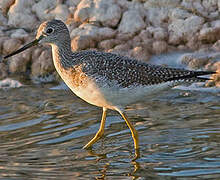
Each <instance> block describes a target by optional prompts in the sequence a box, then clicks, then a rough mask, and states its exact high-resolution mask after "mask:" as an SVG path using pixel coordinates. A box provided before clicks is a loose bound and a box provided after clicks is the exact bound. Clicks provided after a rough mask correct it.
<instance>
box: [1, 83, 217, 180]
mask: <svg viewBox="0 0 220 180" xmlns="http://www.w3.org/2000/svg"><path fill="white" fill-rule="evenodd" d="M51 87H54V85H27V86H24V87H21V88H17V89H8V90H0V156H1V158H0V178H1V179H7V180H11V179H55V178H56V179H95V178H97V179H176V178H178V179H207V178H214V179H218V178H220V151H219V150H220V93H219V91H217V92H216V91H207V92H205V91H200V90H198V91H183V90H180V89H181V88H180V89H174V90H170V91H167V92H164V93H163V94H161V95H160V96H158V97H154V98H151V99H148V100H147V99H146V101H145V102H143V103H137V104H134V105H131V106H129V107H128V108H127V114H128V116H129V118H130V119H131V121H132V123H133V124H134V125H135V127H136V129H137V130H138V131H139V136H140V148H141V149H140V153H141V158H140V159H138V160H137V161H136V162H131V159H132V156H133V153H134V151H133V141H132V138H131V135H130V131H129V129H128V128H127V127H126V124H125V122H124V121H123V120H122V118H121V117H120V116H119V115H118V114H117V112H114V111H109V112H108V116H107V123H106V128H105V136H104V138H102V139H101V140H99V141H98V143H96V144H95V145H94V147H93V149H92V150H91V151H87V150H82V147H83V146H84V145H85V144H86V143H87V142H88V141H89V139H91V138H92V137H93V135H94V134H95V133H96V131H97V130H98V128H99V123H100V119H101V112H102V110H101V109H100V108H98V107H95V106H92V105H89V104H87V103H86V102H84V101H82V100H81V99H79V98H77V97H76V96H75V95H73V94H72V93H71V92H70V91H68V90H54V89H51ZM139 177H140V178H139Z"/></svg>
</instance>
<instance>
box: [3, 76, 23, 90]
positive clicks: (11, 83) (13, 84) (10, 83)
mask: <svg viewBox="0 0 220 180" xmlns="http://www.w3.org/2000/svg"><path fill="white" fill-rule="evenodd" d="M21 86H23V84H21V83H20V82H19V81H17V80H13V79H10V78H6V79H4V80H1V81H0V89H8V88H19V87H21Z"/></svg>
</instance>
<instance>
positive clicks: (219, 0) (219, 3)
mask: <svg viewBox="0 0 220 180" xmlns="http://www.w3.org/2000/svg"><path fill="white" fill-rule="evenodd" d="M218 11H220V0H218Z"/></svg>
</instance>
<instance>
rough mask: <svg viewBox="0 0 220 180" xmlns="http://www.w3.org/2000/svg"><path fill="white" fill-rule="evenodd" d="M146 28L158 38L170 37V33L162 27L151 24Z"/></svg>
mask: <svg viewBox="0 0 220 180" xmlns="http://www.w3.org/2000/svg"><path fill="white" fill-rule="evenodd" d="M146 30H147V31H149V32H150V33H151V34H152V36H153V38H154V39H156V40H164V39H166V38H167V37H168V33H167V32H166V31H165V29H163V28H161V27H153V26H150V27H147V28H146Z"/></svg>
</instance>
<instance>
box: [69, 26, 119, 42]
mask: <svg viewBox="0 0 220 180" xmlns="http://www.w3.org/2000/svg"><path fill="white" fill-rule="evenodd" d="M115 35H116V31H115V30H113V29H111V28H109V27H102V28H99V27H97V26H94V25H92V24H82V25H81V26H79V27H78V28H76V29H73V31H72V32H71V33H70V37H71V39H73V38H75V37H76V36H89V37H90V38H92V39H94V40H96V41H100V40H104V39H111V38H113V37H114V36H115Z"/></svg>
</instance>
